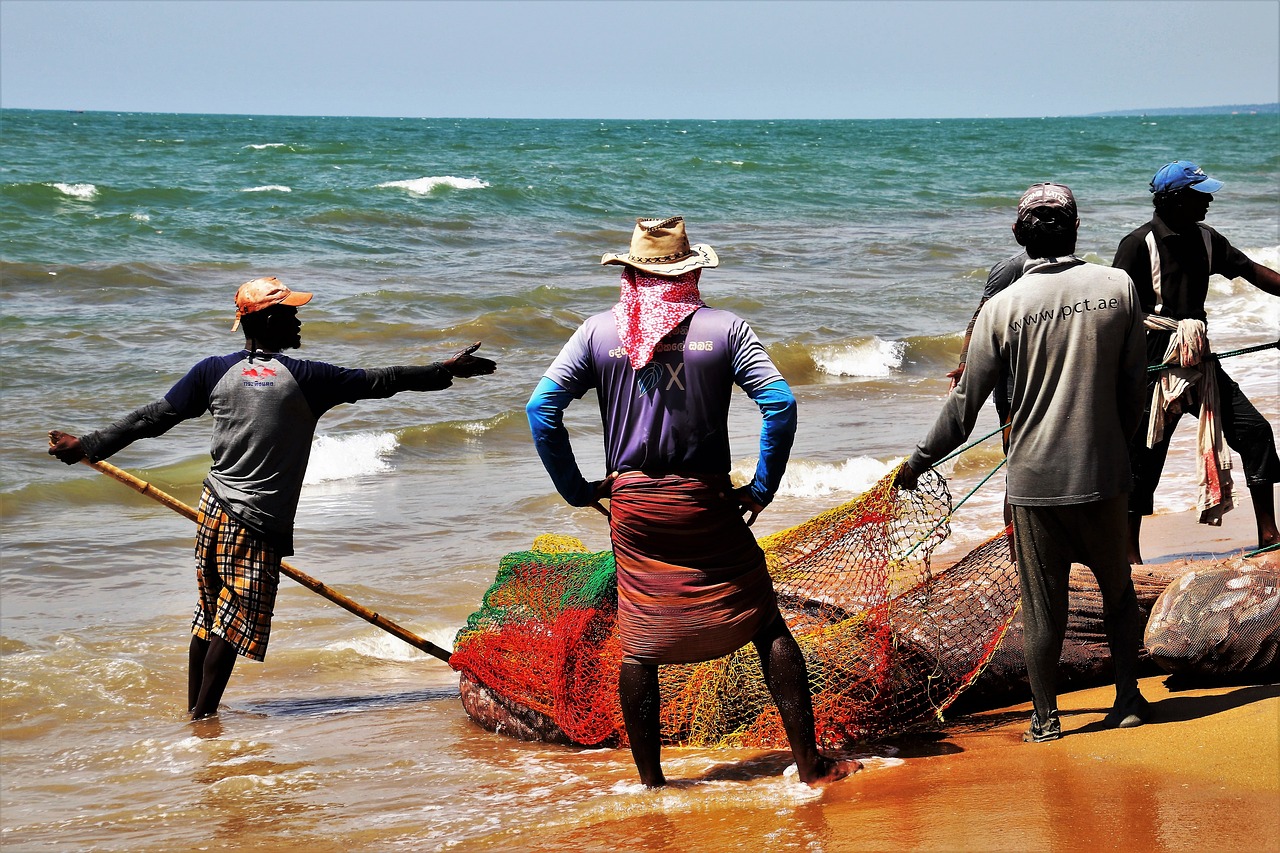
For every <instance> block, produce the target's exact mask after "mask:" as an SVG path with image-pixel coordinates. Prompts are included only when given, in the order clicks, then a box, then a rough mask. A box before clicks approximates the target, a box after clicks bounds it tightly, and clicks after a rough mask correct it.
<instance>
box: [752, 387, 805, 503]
mask: <svg viewBox="0 0 1280 853" xmlns="http://www.w3.org/2000/svg"><path fill="white" fill-rule="evenodd" d="M747 396H749V397H750V398H751V399H752V400H753V401H755V404H756V405H757V406H759V407H760V415H761V417H762V418H763V420H762V422H761V424H760V461H759V462H758V463H757V464H756V476H755V479H753V480H752V481H751V485H750V491H751V497H752V498H753V499H754V500H755V501H756V503H758V504H760V505H761V506H768V505H769V502H770V501H772V500H773V496H774V494H775V493H776V492H777V491H778V486H779V485H780V484H781V483H782V475H783V474H784V473H785V472H786V470H787V460H788V459H790V458H791V444H792V442H794V441H795V437H796V398H795V395H794V394H792V393H791V386H789V385H788V384H787V381H786V380H785V379H779V380H777V381H776V382H771V383H769V384H768V385H765V386H764V387H763V388H758V389H756V390H755V391H748V392H747Z"/></svg>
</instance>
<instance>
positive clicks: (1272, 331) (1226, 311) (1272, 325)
mask: <svg viewBox="0 0 1280 853" xmlns="http://www.w3.org/2000/svg"><path fill="white" fill-rule="evenodd" d="M1244 252H1245V254H1246V255H1248V256H1249V257H1250V258H1252V259H1253V260H1254V261H1256V262H1257V263H1259V264H1262V265H1263V266H1266V267H1270V268H1271V269H1273V270H1280V246H1269V247H1267V248H1263V249H1245V250H1244ZM1205 309H1206V312H1207V313H1208V315H1209V340H1210V342H1211V343H1212V344H1213V349H1214V350H1215V351H1218V352H1223V351H1226V350H1230V349H1233V348H1235V347H1237V346H1247V345H1249V344H1252V343H1264V342H1266V341H1269V340H1270V341H1273V340H1275V338H1276V329H1278V328H1280V302H1277V301H1276V298H1275V297H1274V296H1271V295H1269V294H1267V293H1265V292H1263V291H1261V290H1259V289H1258V288H1256V287H1254V286H1253V285H1252V284H1249V282H1247V281H1245V280H1244V279H1241V278H1237V279H1230V280H1228V279H1225V278H1223V277H1222V276H1214V277H1213V278H1211V279H1209V297H1208V299H1207V300H1206V302H1205ZM1227 371H1228V372H1231V368H1230V365H1229V364H1228V367H1227Z"/></svg>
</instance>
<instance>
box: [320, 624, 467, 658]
mask: <svg viewBox="0 0 1280 853" xmlns="http://www.w3.org/2000/svg"><path fill="white" fill-rule="evenodd" d="M456 633H457V629H456V628H452V629H440V630H438V631H435V632H432V635H429V636H427V637H426V638H425V639H427V640H428V641H430V642H432V643H435V644H436V645H437V646H440V647H441V648H443V649H445V650H451V649H452V648H453V637H454V634H456ZM325 648H326V649H328V650H330V651H353V652H355V653H356V654H358V655H360V656H361V657H366V658H373V659H375V660H389V661H418V660H421V659H422V656H423V655H425V654H426V652H424V651H421V650H419V649H416V648H414V647H413V646H411V645H409V644H408V643H406V642H405V641H404V640H401V639H400V638H398V637H393V636H391V635H390V634H387V633H384V632H382V631H378V632H377V633H374V634H369V635H367V636H363V637H354V638H352V639H349V640H339V641H338V642H336V643H330V644H329V645H327V646H326V647H325Z"/></svg>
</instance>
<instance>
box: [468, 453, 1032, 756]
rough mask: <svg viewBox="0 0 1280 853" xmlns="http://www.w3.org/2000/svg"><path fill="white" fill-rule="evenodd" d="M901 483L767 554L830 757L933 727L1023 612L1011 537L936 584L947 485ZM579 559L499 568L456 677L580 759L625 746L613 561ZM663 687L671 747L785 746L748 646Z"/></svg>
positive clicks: (524, 559) (536, 550)
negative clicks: (579, 750) (587, 748)
mask: <svg viewBox="0 0 1280 853" xmlns="http://www.w3.org/2000/svg"><path fill="white" fill-rule="evenodd" d="M892 480H893V476H892V474H890V475H888V476H886V477H885V478H884V479H882V480H881V481H880V482H879V483H877V484H876V485H875V486H874V487H872V488H871V489H870V490H869V491H867V492H866V493H864V494H863V495H861V496H859V497H858V498H856V499H854V500H852V501H849V502H848V503H845V504H842V505H841V506H838V507H836V508H834V509H832V510H829V511H827V512H824V513H822V514H821V515H818V516H816V517H814V518H812V519H810V520H809V521H807V522H804V523H803V524H799V525H797V526H795V527H792V528H789V529H787V530H783V531H781V532H779V533H775V534H773V535H771V536H768V537H765V538H764V539H762V540H761V542H760V545H761V547H762V548H763V549H764V551H765V554H766V557H767V559H768V565H769V571H770V574H771V575H772V576H773V583H774V587H775V589H776V590H777V593H778V603H779V606H780V608H781V609H782V613H783V616H784V617H785V618H786V620H787V623H788V624H789V625H790V627H791V631H792V633H793V634H794V635H795V638H796V640H797V641H798V642H799V644H800V648H801V650H802V651H803V653H804V656H805V660H806V663H807V665H808V669H809V681H810V687H811V690H812V693H813V701H814V712H815V716H816V722H817V731H818V740H819V743H820V745H822V746H824V747H830V748H840V747H845V746H849V745H850V744H853V743H855V742H858V741H862V740H866V739H868V738H873V737H877V736H882V735H886V734H891V733H894V732H900V731H905V730H908V729H911V728H914V727H918V726H920V725H921V724H925V723H928V722H930V721H934V720H936V719H937V718H939V717H940V716H941V714H942V712H943V710H944V709H946V708H947V707H948V706H949V705H950V704H951V703H952V702H953V701H954V700H955V699H956V697H957V696H958V695H959V694H960V692H961V691H962V690H963V689H964V688H965V687H966V686H968V685H969V684H970V683H972V681H973V680H974V679H975V678H976V677H977V675H978V673H979V672H980V670H981V669H982V667H983V665H984V664H985V663H986V661H987V660H988V658H989V657H990V656H991V653H992V652H993V651H994V649H995V647H996V646H997V645H998V643H999V641H1000V638H1001V637H1002V636H1003V635H1004V632H1005V630H1006V628H1007V627H1008V625H1009V622H1010V621H1011V619H1012V618H1013V615H1014V612H1015V610H1016V607H1017V603H1018V582H1017V574H1016V571H1015V570H1014V568H1013V563H1012V559H1011V555H1010V549H1009V544H1008V541H1007V539H1006V537H1005V534H1004V533H1003V532H1002V533H1001V534H999V535H997V536H995V537H993V538H992V539H990V540H988V541H987V542H986V543H984V544H983V545H981V546H979V547H978V548H977V549H975V550H974V551H972V552H971V553H970V554H969V555H968V556H966V557H964V559H962V560H960V561H959V562H958V563H956V564H955V565H953V566H951V567H950V568H948V569H945V570H942V571H936V572H935V571H933V570H932V569H931V567H930V557H931V555H932V553H933V551H934V549H935V548H936V547H937V546H938V544H939V543H941V542H942V541H943V540H944V539H946V537H947V536H948V535H949V532H950V525H949V522H950V514H951V495H950V492H949V491H948V489H947V484H946V481H945V480H944V479H943V478H942V477H941V476H939V475H938V474H936V473H935V472H933V471H930V472H927V473H926V474H925V475H923V476H922V477H921V478H920V489H919V490H918V491H914V492H912V491H904V490H899V489H896V488H894V487H893V486H892ZM584 550H585V549H584V548H583V546H582V544H581V543H580V542H578V541H577V540H574V539H569V538H567V537H554V536H544V537H539V539H537V540H536V541H535V542H534V547H533V549H532V550H530V551H522V552H517V553H513V554H508V555H507V556H506V557H504V558H503V559H502V561H501V564H500V566H499V569H498V575H497V578H496V579H495V580H494V582H493V585H492V586H491V587H490V588H489V590H488V592H486V594H485V596H484V600H483V603H482V605H481V608H480V610H478V611H477V612H476V613H474V614H473V615H472V616H471V618H470V619H469V620H468V621H467V625H466V627H464V628H462V629H461V630H460V631H459V632H458V635H457V638H456V640H455V642H454V652H453V657H452V659H451V661H450V663H451V665H452V666H453V667H454V668H455V669H457V670H459V671H460V672H461V673H463V683H464V686H466V685H468V684H470V685H471V686H473V687H475V686H478V687H479V689H482V690H485V691H488V692H489V693H490V694H492V696H493V697H496V701H497V702H499V703H500V704H501V705H502V706H503V708H505V709H506V710H507V711H508V712H510V713H512V714H515V715H523V716H525V717H527V718H540V719H538V724H539V725H537V726H534V729H536V730H538V731H540V732H542V733H543V734H540V735H537V736H539V737H544V736H545V732H546V731H548V730H554V729H556V728H558V729H559V731H561V732H563V733H564V735H566V736H567V740H570V741H572V742H576V743H580V744H584V745H592V744H600V743H623V742H625V734H624V730H623V725H622V716H621V711H620V709H619V705H618V696H617V681H618V669H619V665H620V660H621V651H620V649H619V644H618V638H617V634H616V632H615V630H614V619H615V615H616V610H617V592H616V586H615V579H614V564H613V555H612V554H611V553H610V552H607V551H606V552H600V553H583V551H584ZM659 679H660V684H661V690H662V731H663V741H664V742H665V743H669V744H681V745H686V746H704V747H706V746H735V747H786V745H787V740H786V736H785V733H784V731H783V728H782V722H781V719H780V717H779V715H778V712H777V708H776V707H775V706H774V704H773V702H772V700H771V699H770V697H769V692H768V690H767V688H766V687H765V684H764V679H763V677H762V676H761V672H760V665H759V660H758V658H757V655H756V651H755V648H754V646H752V645H751V644H747V645H746V646H745V647H743V648H742V649H739V650H738V651H737V652H735V653H734V654H732V655H729V656H728V657H724V658H719V659H717V660H713V661H707V662H705V663H697V664H681V665H670V666H662V667H660V668H659ZM466 692H467V691H466V690H465V689H464V704H466V699H467V697H466ZM469 710H470V709H469ZM473 716H476V715H475V714H473ZM492 727H494V728H500V725H499V724H496V723H495V724H493V726H492Z"/></svg>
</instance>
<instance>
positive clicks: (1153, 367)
mask: <svg viewBox="0 0 1280 853" xmlns="http://www.w3.org/2000/svg"><path fill="white" fill-rule="evenodd" d="M1264 349H1280V341H1272V342H1271V343H1269V344H1258V345H1257V346H1252V347H1245V348H1244V349H1236V350H1232V351H1231V352H1211V353H1209V354H1208V355H1206V356H1205V357H1204V360H1205V361H1208V360H1209V359H1211V358H1216V359H1218V360H1219V361H1221V360H1222V359H1224V358H1231V357H1232V356H1236V355H1245V354H1247V353H1251V352H1261V351H1262V350H1264ZM1171 367H1177V365H1176V364H1148V365H1147V373H1156V372H1158V371H1161V370H1167V369H1169V368H1171Z"/></svg>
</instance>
